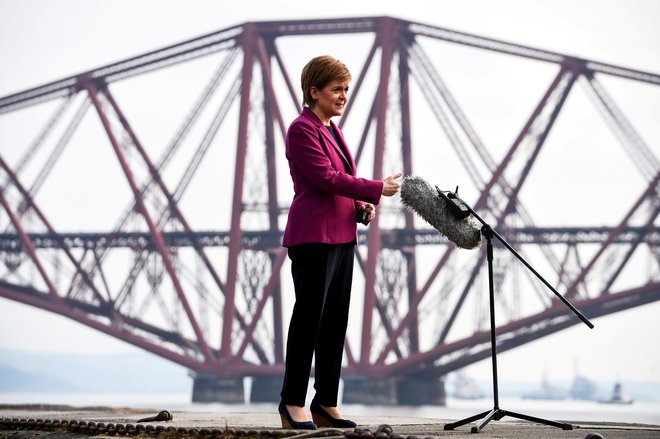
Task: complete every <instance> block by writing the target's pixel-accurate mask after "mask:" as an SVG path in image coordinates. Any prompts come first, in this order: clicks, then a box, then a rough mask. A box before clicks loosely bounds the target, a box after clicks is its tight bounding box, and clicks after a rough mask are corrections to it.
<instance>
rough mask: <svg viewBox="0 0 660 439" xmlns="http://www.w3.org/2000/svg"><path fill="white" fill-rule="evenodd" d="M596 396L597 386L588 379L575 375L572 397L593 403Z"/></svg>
mask: <svg viewBox="0 0 660 439" xmlns="http://www.w3.org/2000/svg"><path fill="white" fill-rule="evenodd" d="M595 394H596V386H595V385H594V383H592V382H591V381H590V380H589V379H588V378H586V377H584V376H581V375H577V374H576V375H575V377H574V378H573V383H572V384H571V391H570V396H571V398H572V399H576V400H580V401H593V400H594V399H596V398H595Z"/></svg>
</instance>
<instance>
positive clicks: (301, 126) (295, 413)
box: [278, 56, 401, 429]
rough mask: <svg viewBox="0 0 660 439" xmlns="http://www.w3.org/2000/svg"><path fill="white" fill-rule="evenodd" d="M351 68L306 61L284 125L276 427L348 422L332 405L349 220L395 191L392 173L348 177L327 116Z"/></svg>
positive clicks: (339, 139)
mask: <svg viewBox="0 0 660 439" xmlns="http://www.w3.org/2000/svg"><path fill="white" fill-rule="evenodd" d="M350 80H351V74H350V72H349V71H348V69H347V68H346V66H345V65H344V64H343V63H341V62H340V61H338V60H336V59H334V58H332V57H330V56H319V57H316V58H314V59H312V60H311V61H310V62H309V63H308V64H307V65H306V66H305V67H304V68H303V71H302V75H301V86H302V91H303V96H304V101H303V111H302V113H301V115H300V116H299V117H298V118H296V120H294V121H293V123H292V124H291V125H290V126H289V130H288V132H287V135H286V156H287V159H288V161H289V170H290V173H291V179H292V180H293V189H294V192H295V195H294V197H293V202H292V203H291V207H290V209H289V217H288V221H287V225H286V229H285V231H284V240H283V245H284V247H288V254H289V258H290V259H291V273H292V275H293V284H294V287H295V294H296V303H295V305H294V308H293V314H292V316H291V322H290V325H289V335H288V341H287V353H286V365H285V374H284V383H283V386H282V392H281V396H282V400H281V402H280V405H279V408H278V411H279V413H280V416H281V418H282V426H283V427H284V428H295V429H315V428H316V426H317V424H318V425H320V426H331V427H339V428H342V427H344V428H350V427H355V425H356V424H355V423H354V422H353V421H350V420H347V419H344V418H343V416H342V415H341V413H340V412H339V410H338V408H337V393H338V390H339V377H340V373H341V362H342V355H343V350H344V339H345V336H346V326H347V324H348V309H349V302H350V295H351V282H352V278H353V252H354V248H355V244H356V236H357V222H358V221H359V222H361V223H363V224H365V225H367V224H368V223H369V222H370V221H371V220H372V219H373V218H374V217H375V215H376V210H375V208H374V204H378V202H379V201H380V197H381V196H383V195H384V196H387V197H390V196H392V195H394V194H396V193H397V192H398V191H399V188H400V185H399V183H398V182H397V181H396V179H398V178H399V177H401V174H400V173H397V174H394V175H391V176H389V177H387V178H386V179H385V180H382V181H381V180H367V179H364V178H357V177H355V171H356V166H355V162H354V161H353V157H352V156H351V153H350V151H349V149H348V147H347V146H346V143H345V141H344V137H343V135H342V133H341V131H340V130H339V128H337V126H336V125H335V124H334V123H333V122H332V120H331V118H332V117H334V116H340V115H341V114H342V113H343V112H344V108H345V106H346V103H347V101H348V97H347V92H348V84H349V81H350ZM313 354H315V355H316V364H315V377H314V378H315V383H314V388H315V390H316V395H315V396H314V399H313V400H312V403H311V406H310V411H311V413H312V418H313V420H314V421H313V422H312V421H311V420H310V419H309V416H308V414H307V412H306V411H305V396H306V393H307V383H308V380H309V373H310V370H311V365H312V355H313Z"/></svg>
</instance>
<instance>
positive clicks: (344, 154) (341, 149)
mask: <svg viewBox="0 0 660 439" xmlns="http://www.w3.org/2000/svg"><path fill="white" fill-rule="evenodd" d="M303 115H305V116H306V117H307V118H309V119H310V120H312V121H313V122H314V124H315V125H316V126H317V127H318V129H319V130H320V131H321V133H322V134H323V135H324V136H325V138H326V140H327V141H329V142H330V144H331V145H332V146H333V147H334V148H335V151H337V153H338V154H339V157H341V159H342V160H343V161H344V163H345V164H346V166H347V167H348V169H349V170H350V172H351V174H352V175H355V168H356V166H355V162H354V161H353V157H352V156H351V154H350V152H349V151H348V147H347V146H346V141H344V136H343V135H342V133H341V131H339V129H338V128H337V125H335V123H334V122H332V121H330V123H331V124H332V128H333V129H334V130H335V132H336V133H337V135H338V137H339V138H340V139H341V141H342V143H343V145H338V144H337V141H336V140H335V136H333V135H332V133H330V130H329V129H328V128H327V127H326V126H325V125H323V122H321V120H320V119H319V118H318V116H317V115H316V114H315V113H314V112H313V111H312V110H310V109H309V108H308V107H305V108H303Z"/></svg>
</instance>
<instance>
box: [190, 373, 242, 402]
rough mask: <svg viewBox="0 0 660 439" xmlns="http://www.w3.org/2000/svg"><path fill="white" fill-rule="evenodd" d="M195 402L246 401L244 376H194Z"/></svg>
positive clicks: (193, 395) (193, 394) (193, 396)
mask: <svg viewBox="0 0 660 439" xmlns="http://www.w3.org/2000/svg"><path fill="white" fill-rule="evenodd" d="M192 401H193V402H226V403H231V404H242V403H244V402H245V390H244V386H243V378H218V377H217V376H215V375H196V376H195V377H194V378H193V391H192Z"/></svg>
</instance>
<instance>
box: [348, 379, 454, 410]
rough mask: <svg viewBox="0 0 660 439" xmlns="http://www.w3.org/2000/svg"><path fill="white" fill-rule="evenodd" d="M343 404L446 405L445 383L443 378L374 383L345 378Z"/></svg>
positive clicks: (368, 380) (373, 380) (366, 380)
mask: <svg viewBox="0 0 660 439" xmlns="http://www.w3.org/2000/svg"><path fill="white" fill-rule="evenodd" d="M342 402H343V403H345V404H377V405H440V406H444V405H445V404H446V393H445V380H444V377H442V378H403V379H392V378H389V379H372V378H368V377H346V378H344V393H343V398H342Z"/></svg>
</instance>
